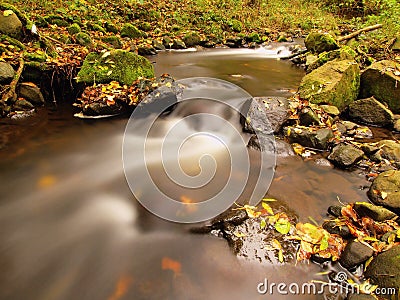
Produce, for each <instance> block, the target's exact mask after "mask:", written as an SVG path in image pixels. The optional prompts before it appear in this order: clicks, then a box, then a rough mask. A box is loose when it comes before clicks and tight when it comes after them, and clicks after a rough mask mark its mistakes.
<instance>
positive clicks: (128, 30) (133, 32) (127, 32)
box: [121, 23, 144, 39]
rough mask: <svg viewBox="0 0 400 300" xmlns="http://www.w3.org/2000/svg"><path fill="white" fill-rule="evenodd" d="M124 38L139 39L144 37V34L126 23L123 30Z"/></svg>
mask: <svg viewBox="0 0 400 300" xmlns="http://www.w3.org/2000/svg"><path fill="white" fill-rule="evenodd" d="M121 36H122V37H129V38H131V39H137V38H141V37H143V36H144V34H143V32H142V31H141V30H139V29H138V28H137V27H136V26H133V25H132V24H129V23H125V24H124V26H123V27H122V30H121Z"/></svg>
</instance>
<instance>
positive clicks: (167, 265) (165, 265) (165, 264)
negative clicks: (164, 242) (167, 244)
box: [161, 256, 182, 276]
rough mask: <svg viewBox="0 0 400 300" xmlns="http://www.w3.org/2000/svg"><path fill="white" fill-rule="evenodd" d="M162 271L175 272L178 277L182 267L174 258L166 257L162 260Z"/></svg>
mask: <svg viewBox="0 0 400 300" xmlns="http://www.w3.org/2000/svg"><path fill="white" fill-rule="evenodd" d="M161 269H162V270H170V271H172V272H174V275H175V276H178V275H180V274H181V271H182V265H181V263H180V262H179V261H176V260H173V259H172V258H170V257H167V256H165V257H163V258H162V260H161Z"/></svg>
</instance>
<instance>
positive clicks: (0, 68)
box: [0, 14, 15, 84]
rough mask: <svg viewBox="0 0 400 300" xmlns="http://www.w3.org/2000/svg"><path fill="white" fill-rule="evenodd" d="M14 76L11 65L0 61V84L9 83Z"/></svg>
mask: <svg viewBox="0 0 400 300" xmlns="http://www.w3.org/2000/svg"><path fill="white" fill-rule="evenodd" d="M0 15H1V14H0ZM14 76H15V71H14V69H13V67H11V65H10V64H8V63H6V62H3V61H0V84H9V83H10V82H11V81H12V80H13V79H14Z"/></svg>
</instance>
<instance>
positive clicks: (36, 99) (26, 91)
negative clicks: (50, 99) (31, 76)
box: [17, 82, 45, 106]
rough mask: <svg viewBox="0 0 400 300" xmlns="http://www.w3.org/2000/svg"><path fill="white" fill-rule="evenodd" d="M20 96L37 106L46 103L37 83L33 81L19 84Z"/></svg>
mask: <svg viewBox="0 0 400 300" xmlns="http://www.w3.org/2000/svg"><path fill="white" fill-rule="evenodd" d="M17 93H18V96H19V97H22V98H24V99H25V100H28V101H29V102H30V103H32V104H33V105H35V106H38V105H39V106H40V105H43V104H44V102H45V101H44V98H43V95H42V93H41V91H40V89H39V88H38V87H37V85H36V84H34V83H31V82H23V83H21V84H20V85H19V86H18V91H17Z"/></svg>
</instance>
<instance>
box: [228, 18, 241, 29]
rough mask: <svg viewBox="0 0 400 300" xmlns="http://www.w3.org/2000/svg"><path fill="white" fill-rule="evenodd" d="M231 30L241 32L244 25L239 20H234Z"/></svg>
mask: <svg viewBox="0 0 400 300" xmlns="http://www.w3.org/2000/svg"><path fill="white" fill-rule="evenodd" d="M230 26H231V28H232V30H233V31H234V32H241V31H242V29H243V24H242V22H240V21H239V20H235V19H233V20H232V22H231V25H230Z"/></svg>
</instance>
